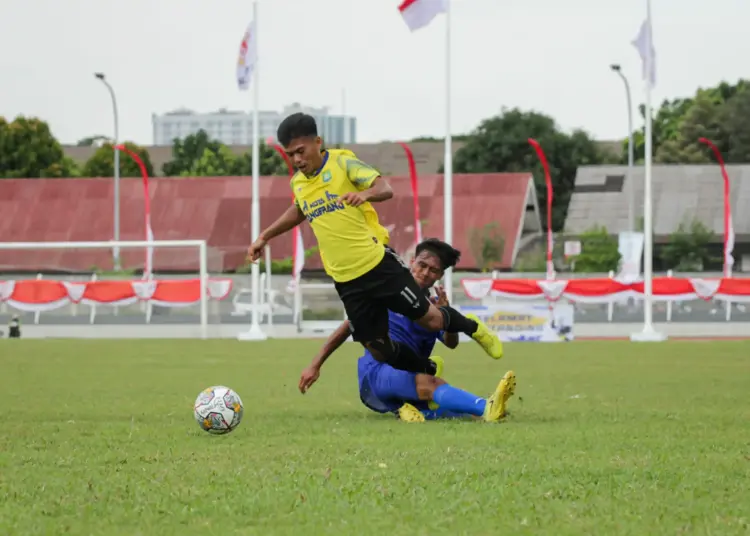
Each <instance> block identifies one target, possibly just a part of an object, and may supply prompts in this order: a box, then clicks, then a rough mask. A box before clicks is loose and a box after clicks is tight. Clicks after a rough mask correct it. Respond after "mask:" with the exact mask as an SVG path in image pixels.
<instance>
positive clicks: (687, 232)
mask: <svg viewBox="0 0 750 536" xmlns="http://www.w3.org/2000/svg"><path fill="white" fill-rule="evenodd" d="M713 240H714V233H713V232H712V231H711V230H710V229H709V228H708V227H706V226H705V225H704V224H703V223H702V222H700V221H698V220H695V219H694V220H692V221H690V222H685V221H683V222H682V223H680V225H679V227H677V230H676V231H675V232H674V233H672V234H671V235H669V238H668V241H667V243H666V244H665V245H664V247H662V249H661V258H662V260H663V261H664V264H665V265H666V267H667V268H669V269H672V270H677V271H681V272H689V271H701V270H703V267H704V266H705V265H706V264H709V263H711V262H714V261H715V260H716V259H715V258H713V257H712V256H711V254H710V252H709V249H708V246H709V244H711V242H713Z"/></svg>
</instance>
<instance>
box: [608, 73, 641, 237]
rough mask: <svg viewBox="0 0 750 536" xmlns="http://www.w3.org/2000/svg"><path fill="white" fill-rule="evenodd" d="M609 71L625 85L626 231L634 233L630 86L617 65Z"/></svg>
mask: <svg viewBox="0 0 750 536" xmlns="http://www.w3.org/2000/svg"><path fill="white" fill-rule="evenodd" d="M609 68H610V69H612V70H613V71H614V72H616V73H617V75H618V76H619V77H620V78H621V79H622V82H623V84H625V96H626V97H627V99H628V174H627V182H628V231H630V232H631V233H632V232H634V231H635V188H634V187H633V102H632V100H631V98H630V84H629V83H628V79H627V78H626V77H625V75H624V74H622V70H621V69H620V66H619V65H617V64H614V65H610V66H609Z"/></svg>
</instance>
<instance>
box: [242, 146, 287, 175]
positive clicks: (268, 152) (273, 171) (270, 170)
mask: <svg viewBox="0 0 750 536" xmlns="http://www.w3.org/2000/svg"><path fill="white" fill-rule="evenodd" d="M258 152H259V154H260V174H261V175H262V176H265V177H268V176H278V177H287V176H289V168H288V167H287V165H286V162H285V161H284V159H283V158H282V157H281V155H279V153H277V152H276V149H274V148H273V147H271V146H270V145H266V144H265V143H261V144H260V147H258ZM233 173H234V174H235V175H252V173H253V152H252V150H251V151H247V152H246V153H245V154H243V155H242V156H240V157H238V158H237V160H236V162H235V167H234V170H233Z"/></svg>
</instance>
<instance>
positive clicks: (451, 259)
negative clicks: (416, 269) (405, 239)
mask: <svg viewBox="0 0 750 536" xmlns="http://www.w3.org/2000/svg"><path fill="white" fill-rule="evenodd" d="M423 251H427V252H429V253H432V254H433V255H435V256H436V257H437V258H438V259H440V264H441V265H442V267H443V270H447V269H448V268H453V267H454V266H456V264H458V261H459V260H460V259H461V252H460V251H458V250H457V249H456V248H454V247H453V246H451V245H450V244H447V243H446V242H443V241H442V240H438V239H437V238H427V239H426V240H422V241H421V242H420V243H419V244H417V251H416V253H415V255H416V256H418V255H419V254H420V253H422V252H423Z"/></svg>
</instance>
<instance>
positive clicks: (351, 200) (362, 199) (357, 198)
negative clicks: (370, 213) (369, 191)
mask: <svg viewBox="0 0 750 536" xmlns="http://www.w3.org/2000/svg"><path fill="white" fill-rule="evenodd" d="M339 199H341V201H343V202H344V203H346V204H347V205H349V206H352V207H358V206H360V205H362V204H364V203H367V197H366V196H365V195H364V194H363V193H362V192H347V193H345V194H344V195H342V196H341V197H340V198H339Z"/></svg>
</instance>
